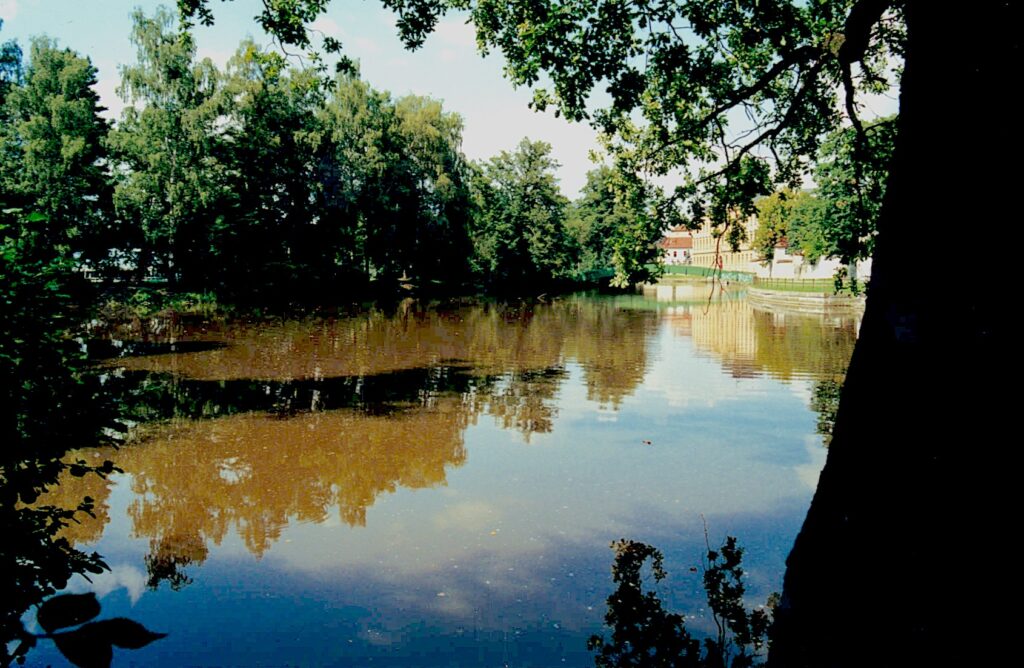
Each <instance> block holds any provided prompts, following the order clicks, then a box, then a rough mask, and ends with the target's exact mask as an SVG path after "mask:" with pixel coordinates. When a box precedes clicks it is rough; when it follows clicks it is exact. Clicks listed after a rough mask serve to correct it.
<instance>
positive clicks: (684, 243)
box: [658, 228, 693, 264]
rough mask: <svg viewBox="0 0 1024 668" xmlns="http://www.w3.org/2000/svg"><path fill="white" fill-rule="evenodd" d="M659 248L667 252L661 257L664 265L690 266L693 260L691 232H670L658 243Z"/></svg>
mask: <svg viewBox="0 0 1024 668" xmlns="http://www.w3.org/2000/svg"><path fill="white" fill-rule="evenodd" d="M658 246H659V247H660V248H662V249H663V250H664V251H665V252H664V253H663V254H662V256H661V261H662V262H663V263H664V264H690V261H691V260H692V259H693V258H692V255H693V237H692V236H691V235H690V232H689V230H685V229H681V228H677V229H674V230H669V231H668V232H667V233H666V234H665V236H664V237H662V238H661V241H659V242H658Z"/></svg>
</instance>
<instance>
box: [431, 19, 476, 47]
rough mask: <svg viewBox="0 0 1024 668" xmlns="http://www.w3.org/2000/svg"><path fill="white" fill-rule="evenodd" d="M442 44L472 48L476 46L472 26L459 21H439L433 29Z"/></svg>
mask: <svg viewBox="0 0 1024 668" xmlns="http://www.w3.org/2000/svg"><path fill="white" fill-rule="evenodd" d="M434 34H435V35H437V36H438V38H439V39H440V40H441V43H442V44H447V45H448V46H462V47H469V48H474V47H475V46H476V33H475V32H474V31H473V26H472V25H470V24H468V23H463V22H461V21H452V20H448V21H441V22H439V23H438V24H437V27H436V28H435V29H434Z"/></svg>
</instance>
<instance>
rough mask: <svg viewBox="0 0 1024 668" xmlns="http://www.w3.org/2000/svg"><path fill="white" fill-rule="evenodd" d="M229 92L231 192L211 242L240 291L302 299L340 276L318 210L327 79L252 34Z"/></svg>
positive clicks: (223, 279) (227, 79) (226, 281)
mask: <svg viewBox="0 0 1024 668" xmlns="http://www.w3.org/2000/svg"><path fill="white" fill-rule="evenodd" d="M219 94H220V95H221V96H222V102H221V103H220V104H219V105H217V106H218V107H219V108H220V109H221V110H223V113H224V114H225V119H226V121H225V126H226V127H225V130H224V143H223V148H224V150H223V151H221V156H220V160H222V161H223V162H224V163H225V166H226V183H227V194H226V196H225V197H226V201H225V203H224V204H223V205H222V207H221V209H220V210H219V211H218V215H217V217H216V219H215V221H216V222H215V225H214V228H213V230H212V235H211V239H210V246H211V250H212V252H213V253H214V254H215V256H216V257H217V260H218V264H219V265H220V268H221V270H222V272H223V273H222V274H221V275H220V277H219V279H220V280H219V282H220V283H221V285H222V286H224V288H225V289H226V290H227V291H228V292H229V293H232V294H234V295H236V296H249V297H253V296H256V295H259V296H260V297H261V298H263V299H274V300H279V299H283V298H288V297H289V296H290V297H294V298H300V299H301V298H303V296H304V295H303V293H304V292H310V291H312V288H313V287H314V286H317V285H320V284H321V283H322V282H324V281H328V282H329V281H330V280H331V279H332V278H333V276H332V275H331V273H330V269H331V266H332V264H333V263H332V262H330V259H331V252H332V248H333V244H330V238H329V236H328V234H327V232H328V231H327V230H325V229H324V226H322V225H319V224H318V223H319V221H318V219H317V211H316V208H315V203H316V192H317V185H316V179H315V177H316V173H315V169H316V164H317V163H316V160H315V155H314V152H313V146H314V144H313V137H314V136H315V135H316V131H317V127H316V111H317V109H318V108H319V107H320V106H321V105H322V103H323V95H322V92H321V86H320V80H319V78H318V77H317V76H316V75H315V74H314V73H313V72H311V71H310V70H300V69H293V68H290V67H289V64H288V62H287V60H286V59H285V58H284V57H283V56H281V55H279V54H276V53H272V52H267V51H264V50H262V49H260V48H259V47H257V46H256V45H255V44H254V43H253V42H252V41H248V40H247V41H245V42H243V43H242V45H241V46H240V47H239V49H238V51H237V52H236V54H235V56H234V57H233V58H232V59H231V60H230V61H229V63H228V67H227V72H226V73H225V75H224V83H223V86H222V88H221V90H220V91H219ZM325 265H326V266H325Z"/></svg>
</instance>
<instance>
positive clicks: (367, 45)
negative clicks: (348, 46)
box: [353, 37, 382, 55]
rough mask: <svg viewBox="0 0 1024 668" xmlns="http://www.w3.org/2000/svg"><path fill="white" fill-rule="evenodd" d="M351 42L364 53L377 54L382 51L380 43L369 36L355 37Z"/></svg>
mask: <svg viewBox="0 0 1024 668" xmlns="http://www.w3.org/2000/svg"><path fill="white" fill-rule="evenodd" d="M353 43H354V44H355V45H356V48H358V49H359V50H360V51H362V52H364V53H366V54H372V55H377V54H379V53H381V52H382V49H381V48H380V45H379V44H377V42H375V41H373V40H372V39H370V38H369V37H356V38H355V39H354V40H353Z"/></svg>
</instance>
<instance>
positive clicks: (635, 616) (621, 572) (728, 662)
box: [588, 536, 774, 668]
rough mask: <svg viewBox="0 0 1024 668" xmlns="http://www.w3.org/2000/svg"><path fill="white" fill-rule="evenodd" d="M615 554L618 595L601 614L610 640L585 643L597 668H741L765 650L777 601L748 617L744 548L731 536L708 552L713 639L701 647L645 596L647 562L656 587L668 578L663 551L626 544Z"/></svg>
mask: <svg viewBox="0 0 1024 668" xmlns="http://www.w3.org/2000/svg"><path fill="white" fill-rule="evenodd" d="M612 549H613V550H615V564H614V565H613V566H612V579H613V580H614V581H615V582H616V583H618V588H617V589H616V590H615V591H614V592H613V593H612V595H611V596H609V597H608V612H607V614H606V615H605V623H606V624H607V625H608V626H609V627H611V629H612V634H611V638H610V639H609V640H605V638H604V636H601V635H594V636H591V638H590V641H589V643H588V646H589V648H590V649H591V650H593V651H595V652H597V655H596V656H595V657H594V663H595V664H596V665H597V666H598V668H624V667H626V666H638V667H639V666H644V667H648V666H658V667H662V666H663V667H666V668H668V667H672V668H676V667H679V668H705V667H706V668H725V667H726V666H731V668H746V667H748V666H753V665H754V663H755V661H757V660H758V658H759V657H760V652H761V650H762V649H765V648H766V647H767V642H768V628H769V626H770V625H771V613H770V609H771V607H772V606H773V598H774V595H773V597H772V598H769V601H768V605H767V606H764V607H761V608H760V609H756V610H753V611H747V609H746V607H745V606H744V602H743V595H744V593H745V591H746V589H745V587H744V585H743V569H742V568H741V566H740V564H741V561H742V558H743V548H741V547H739V546H738V545H737V543H736V538H735V537H733V536H729V537H727V538H726V540H725V543H723V544H722V546H721V548H719V549H718V550H712V549H711V548H710V547H709V548H708V552H707V561H706V563H705V565H704V591H705V593H706V595H707V600H708V608H709V609H710V610H711V616H712V620H713V621H714V624H715V629H716V634H715V636H714V637H711V638H705V639H704V641H703V642H701V641H700V640H698V639H697V638H695V637H693V635H691V634H690V632H689V631H688V630H687V629H686V624H685V621H684V619H683V616H682V615H679V614H677V613H674V612H669V611H667V610H666V609H665V607H664V606H663V605H662V602H661V600H660V599H659V598H658V595H657V594H656V593H655V592H653V591H646V592H645V591H644V590H643V568H644V565H645V564H646V563H647V561H648V560H650V562H651V572H652V574H653V576H654V581H655V582H661V581H662V580H664V579H665V577H666V576H667V573H666V572H665V569H664V567H663V561H664V558H663V556H662V554H661V552H660V551H659V550H658V549H656V548H654V547H651V546H650V545H647V544H645V543H640V542H637V541H632V540H626V539H622V540H618V541H616V542H614V543H612ZM702 648H703V649H702Z"/></svg>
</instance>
